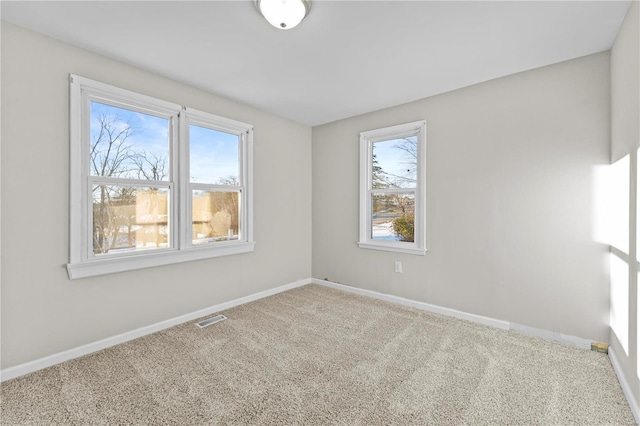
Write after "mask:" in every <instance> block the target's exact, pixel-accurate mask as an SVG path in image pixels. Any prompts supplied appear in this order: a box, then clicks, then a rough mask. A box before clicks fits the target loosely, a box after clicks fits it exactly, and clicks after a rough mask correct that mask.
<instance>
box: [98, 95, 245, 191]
mask: <svg viewBox="0 0 640 426" xmlns="http://www.w3.org/2000/svg"><path fill="white" fill-rule="evenodd" d="M101 116H107V117H108V119H109V120H108V121H109V122H110V123H111V124H110V126H111V128H112V129H113V130H115V131H122V130H124V129H126V128H127V127H130V128H131V129H132V130H133V131H132V132H131V134H130V136H128V137H127V139H126V140H125V143H124V144H125V145H126V146H127V147H128V148H127V152H128V154H130V155H134V154H145V155H146V156H147V158H149V159H153V158H154V157H156V158H166V159H168V158H169V121H168V120H167V119H166V118H162V117H156V116H153V115H149V114H144V113H140V112H135V111H131V110H127V109H123V108H118V107H114V106H111V105H106V104H102V103H99V102H91V129H90V133H91V140H92V141H93V140H95V138H96V137H97V136H98V134H99V132H100V119H99V118H100V117H101ZM189 138H190V159H189V167H190V173H189V175H190V177H191V182H195V183H210V184H217V183H220V180H221V179H226V178H229V177H230V176H232V177H234V178H236V179H238V164H239V161H238V148H239V140H238V136H237V135H233V134H229V133H225V132H221V131H218V130H213V129H209V128H205V127H201V126H196V125H190V126H189ZM107 145H108V144H107V143H106V142H103V143H100V144H99V146H98V151H101V152H102V153H105V152H106V149H107ZM112 157H113V156H112ZM120 168H121V169H123V170H127V171H125V172H123V173H122V174H120V175H118V176H115V177H122V178H134V179H135V178H138V177H139V176H138V174H137V169H138V168H137V166H136V165H135V163H134V162H133V159H130V158H129V159H126V160H125V161H123V162H122V164H121V167H120ZM166 168H167V169H166V171H167V179H168V170H169V163H168V160H167V164H166Z"/></svg>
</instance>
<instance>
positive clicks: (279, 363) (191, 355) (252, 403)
mask: <svg viewBox="0 0 640 426" xmlns="http://www.w3.org/2000/svg"><path fill="white" fill-rule="evenodd" d="M224 314H225V315H227V316H228V317H229V318H228V319H227V320H226V321H223V322H221V323H218V324H215V325H212V326H209V327H206V328H204V329H199V328H197V327H196V326H195V325H194V324H193V323H187V324H183V325H180V326H177V327H174V328H171V329H168V330H165V331H162V332H159V333H155V334H153V335H150V336H146V337H143V338H140V339H137V340H135V341H131V342H128V343H125V344H122V345H119V346H116V347H113V348H109V349H106V350H103V351H101V352H97V353H95V354H92V355H88V356H85V357H83V358H80V359H76V360H73V361H69V362H66V363H64V364H61V365H57V366H54V367H50V368H48V369H46V370H42V371H39V372H36V373H33V374H31V375H28V376H24V377H21V378H17V379H14V380H10V381H8V382H5V383H3V384H2V386H1V388H2V394H1V397H2V400H1V415H2V420H1V423H2V424H3V425H22V424H37V425H66V424H74V425H76V424H77V425H80V424H83V425H85V424H86V425H102V424H112V425H116V424H118V425H121V424H150V425H170V424H171V425H173V424H175V425H189V424H192V425H197V424H202V425H205V424H206V425H216V424H219V425H233V424H235V425H291V424H297V425H324V424H331V425H336V424H337V425H383V424H384V425H390V424H395V425H407V424H419V425H426V424H430V425H463V424H469V425H483V424H491V425H494V424H497V425H536V424H537V425H570V424H575V425H587V424H592V425H605V424H611V425H632V424H635V423H634V420H633V416H632V414H631V411H630V409H629V406H628V404H627V403H626V401H625V399H624V396H623V394H622V391H621V388H620V385H619V383H618V381H617V379H616V376H615V374H614V372H613V368H612V367H611V364H610V362H609V359H608V358H607V356H606V355H603V354H599V353H595V352H590V351H587V350H582V349H577V348H572V347H567V346H564V345H561V344H555V343H550V342H546V341H543V340H540V339H536V338H531V337H527V336H523V335H519V334H516V333H513V332H508V331H504V330H498V329H494V328H491V327H485V326H481V325H478V324H474V323H470V322H466V321H460V320H456V319H452V318H448V317H444V316H440V315H436V314H431V313H426V312H423V311H418V310H415V309H411V308H406V307H402V306H396V305H393V304H389V303H385V302H381V301H377V300H373V299H369V298H365V297H361V296H356V295H353V294H350V293H345V292H342V291H338V290H332V289H328V288H325V287H321V286H317V285H308V286H305V287H301V288H298V289H295V290H291V291H288V292H285V293H281V294H278V295H276V296H272V297H269V298H266V299H262V300H259V301H256V302H253V303H250V304H247V305H244V306H239V307H236V308H233V309H230V310H228V311H225V312H224Z"/></svg>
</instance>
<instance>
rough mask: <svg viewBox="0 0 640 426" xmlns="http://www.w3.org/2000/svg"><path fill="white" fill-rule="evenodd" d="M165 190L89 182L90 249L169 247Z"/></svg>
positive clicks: (99, 253)
mask: <svg viewBox="0 0 640 426" xmlns="http://www.w3.org/2000/svg"><path fill="white" fill-rule="evenodd" d="M168 206H169V190H168V189H166V188H137V187H131V186H116V185H94V186H93V227H92V229H93V252H94V254H96V255H102V254H106V253H114V252H124V251H137V250H147V249H156V248H165V247H169V223H168V221H169V215H168Z"/></svg>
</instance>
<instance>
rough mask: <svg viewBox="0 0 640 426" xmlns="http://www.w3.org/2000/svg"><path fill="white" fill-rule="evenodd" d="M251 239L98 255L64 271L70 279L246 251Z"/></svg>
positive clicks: (250, 250) (253, 244)
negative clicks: (231, 242)
mask: <svg viewBox="0 0 640 426" xmlns="http://www.w3.org/2000/svg"><path fill="white" fill-rule="evenodd" d="M255 245H256V243H255V242H237V243H233V244H228V245H223V246H217V247H206V248H204V247H194V248H190V249H185V250H171V251H162V252H156V253H141V254H135V255H131V256H126V257H113V258H102V259H97V260H88V261H85V262H78V263H68V264H67V273H68V274H69V279H70V280H75V279H78V278H87V277H94V276H98V275H106V274H113V273H116V272H125V271H133V270H136V269H144V268H152V267H154V266H163V265H171V264H174V263H182V262H190V261H193V260H201V259H209V258H213V257H220V256H229V255H233V254H240V253H249V252H252V251H253V248H254V247H255Z"/></svg>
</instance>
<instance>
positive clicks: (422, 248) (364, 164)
mask: <svg viewBox="0 0 640 426" xmlns="http://www.w3.org/2000/svg"><path fill="white" fill-rule="evenodd" d="M426 130H427V122H426V120H420V121H413V122H410V123H405V124H399V125H395V126H390V127H384V128H380V129H374V130H368V131H365V132H360V194H359V195H360V226H359V236H358V247H360V248H364V249H372V250H383V251H391V252H398V253H406V254H414V255H421V256H424V255H425V254H426V252H427V237H426V133H427V131H426ZM408 136H416V137H417V140H418V146H417V160H418V161H417V172H416V177H417V182H416V187H415V188H409V189H405V188H398V189H397V190H393V191H392V192H393V193H396V192H407V193H413V194H414V197H415V198H414V200H415V202H414V203H415V207H414V208H415V214H414V216H415V219H414V232H415V236H414V242H413V243H408V242H396V241H385V240H374V239H372V238H371V236H370V230H371V214H372V205H371V196H372V193H373V182H372V181H373V144H374V143H376V142H382V141H386V140H390V139H399V138H403V137H408ZM376 192H385V191H384V190H382V191H381V190H376Z"/></svg>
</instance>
